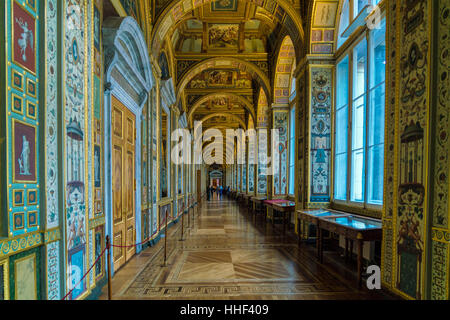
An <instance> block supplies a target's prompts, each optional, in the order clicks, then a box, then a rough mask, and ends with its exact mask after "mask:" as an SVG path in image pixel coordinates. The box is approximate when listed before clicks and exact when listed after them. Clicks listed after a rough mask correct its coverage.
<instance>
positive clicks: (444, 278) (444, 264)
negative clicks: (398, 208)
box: [430, 0, 450, 300]
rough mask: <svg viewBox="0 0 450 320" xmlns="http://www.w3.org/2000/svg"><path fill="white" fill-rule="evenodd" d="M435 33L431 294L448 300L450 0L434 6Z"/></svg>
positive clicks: (449, 268) (449, 276)
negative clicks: (449, 51) (449, 52)
mask: <svg viewBox="0 0 450 320" xmlns="http://www.w3.org/2000/svg"><path fill="white" fill-rule="evenodd" d="M433 10H435V15H434V16H435V17H437V19H433V22H434V26H433V27H434V28H435V29H436V31H435V32H433V34H435V38H434V39H433V41H437V50H436V51H435V52H434V53H433V56H434V58H433V59H432V61H435V63H436V67H435V68H434V69H435V70H436V71H435V74H434V76H433V80H432V82H435V83H436V85H435V86H433V88H432V90H433V91H432V94H431V97H432V99H434V100H433V102H432V106H433V107H434V108H435V109H434V119H432V128H433V132H432V134H431V136H432V137H433V140H434V141H432V147H433V150H432V152H431V154H432V155H433V156H434V159H433V160H432V163H434V166H433V171H434V173H431V174H430V176H431V177H432V182H431V184H432V197H431V199H430V203H431V204H432V209H431V212H432V214H433V218H432V219H433V220H432V230H431V241H432V244H431V256H432V259H431V279H430V281H431V294H430V298H431V299H433V300H448V299H449V298H450V296H449V286H450V279H449V278H450V275H449V273H450V262H449V260H450V217H449V212H450V203H449V191H450V190H449V189H450V183H449V175H450V137H449V135H450V132H449V129H450V96H449V92H448V90H449V88H450V76H449V70H450V56H449V54H448V50H449V48H450V1H449V0H444V1H437V5H436V6H435V7H434V8H433Z"/></svg>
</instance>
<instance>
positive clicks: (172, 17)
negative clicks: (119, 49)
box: [151, 0, 304, 54]
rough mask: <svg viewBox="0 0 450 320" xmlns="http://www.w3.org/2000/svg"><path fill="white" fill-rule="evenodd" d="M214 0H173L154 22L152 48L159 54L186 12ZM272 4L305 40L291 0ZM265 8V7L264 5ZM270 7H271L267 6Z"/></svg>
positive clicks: (260, 2) (257, 0)
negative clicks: (166, 39)
mask: <svg viewBox="0 0 450 320" xmlns="http://www.w3.org/2000/svg"><path fill="white" fill-rule="evenodd" d="M211 1H213V0H203V1H193V2H190V1H183V0H173V1H171V2H170V3H169V4H168V5H167V6H166V8H165V9H164V10H163V12H162V13H161V14H160V15H159V17H158V19H157V20H156V23H155V24H154V28H153V32H152V43H151V46H152V48H154V49H155V53H156V54H158V52H159V50H160V46H161V44H162V43H163V42H164V39H165V38H166V36H167V34H168V32H169V30H170V29H171V28H172V27H173V26H174V25H175V23H176V22H177V21H179V20H180V19H182V18H183V17H184V16H185V15H186V14H189V13H190V12H192V11H193V10H194V9H196V8H198V7H200V6H203V5H206V4H209V3H210V2H211ZM240 1H244V2H251V3H253V4H255V5H257V6H259V7H264V4H265V3H264V1H263V0H240ZM268 5H269V6H271V9H270V11H274V12H276V14H275V15H276V16H281V17H283V16H284V14H286V15H287V16H286V19H285V20H288V21H286V22H285V23H286V25H287V26H288V27H289V28H291V29H294V30H296V31H297V32H298V38H299V39H297V38H296V37H295V38H296V40H299V41H303V40H304V30H303V23H302V19H301V17H300V15H299V14H298V13H297V12H296V9H295V8H294V6H293V5H292V3H291V2H290V1H289V0H277V1H276V2H274V3H273V2H271V3H270V4H268ZM264 8H265V7H264ZM267 9H269V8H267Z"/></svg>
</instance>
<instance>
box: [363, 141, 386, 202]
mask: <svg viewBox="0 0 450 320" xmlns="http://www.w3.org/2000/svg"><path fill="white" fill-rule="evenodd" d="M368 156H369V172H368V174H369V180H368V182H367V183H368V198H367V200H368V202H369V203H371V204H379V205H381V204H382V203H383V168H384V144H380V145H375V146H372V147H370V148H369V155H368Z"/></svg>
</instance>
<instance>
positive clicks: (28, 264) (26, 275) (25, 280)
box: [14, 253, 38, 300]
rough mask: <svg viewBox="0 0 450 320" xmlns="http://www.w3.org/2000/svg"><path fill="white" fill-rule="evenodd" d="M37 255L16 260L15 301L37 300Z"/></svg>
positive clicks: (33, 254)
mask: <svg viewBox="0 0 450 320" xmlns="http://www.w3.org/2000/svg"><path fill="white" fill-rule="evenodd" d="M36 262H37V261H36V253H32V254H30V255H27V256H24V257H20V258H17V259H15V260H14V299H15V300H37V299H38V283H37V276H36V272H37V263H36Z"/></svg>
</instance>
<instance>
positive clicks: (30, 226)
mask: <svg viewBox="0 0 450 320" xmlns="http://www.w3.org/2000/svg"><path fill="white" fill-rule="evenodd" d="M32 213H34V214H36V219H35V223H34V224H30V214H32ZM37 226H38V212H37V210H33V211H28V212H27V228H34V227H37Z"/></svg>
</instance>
